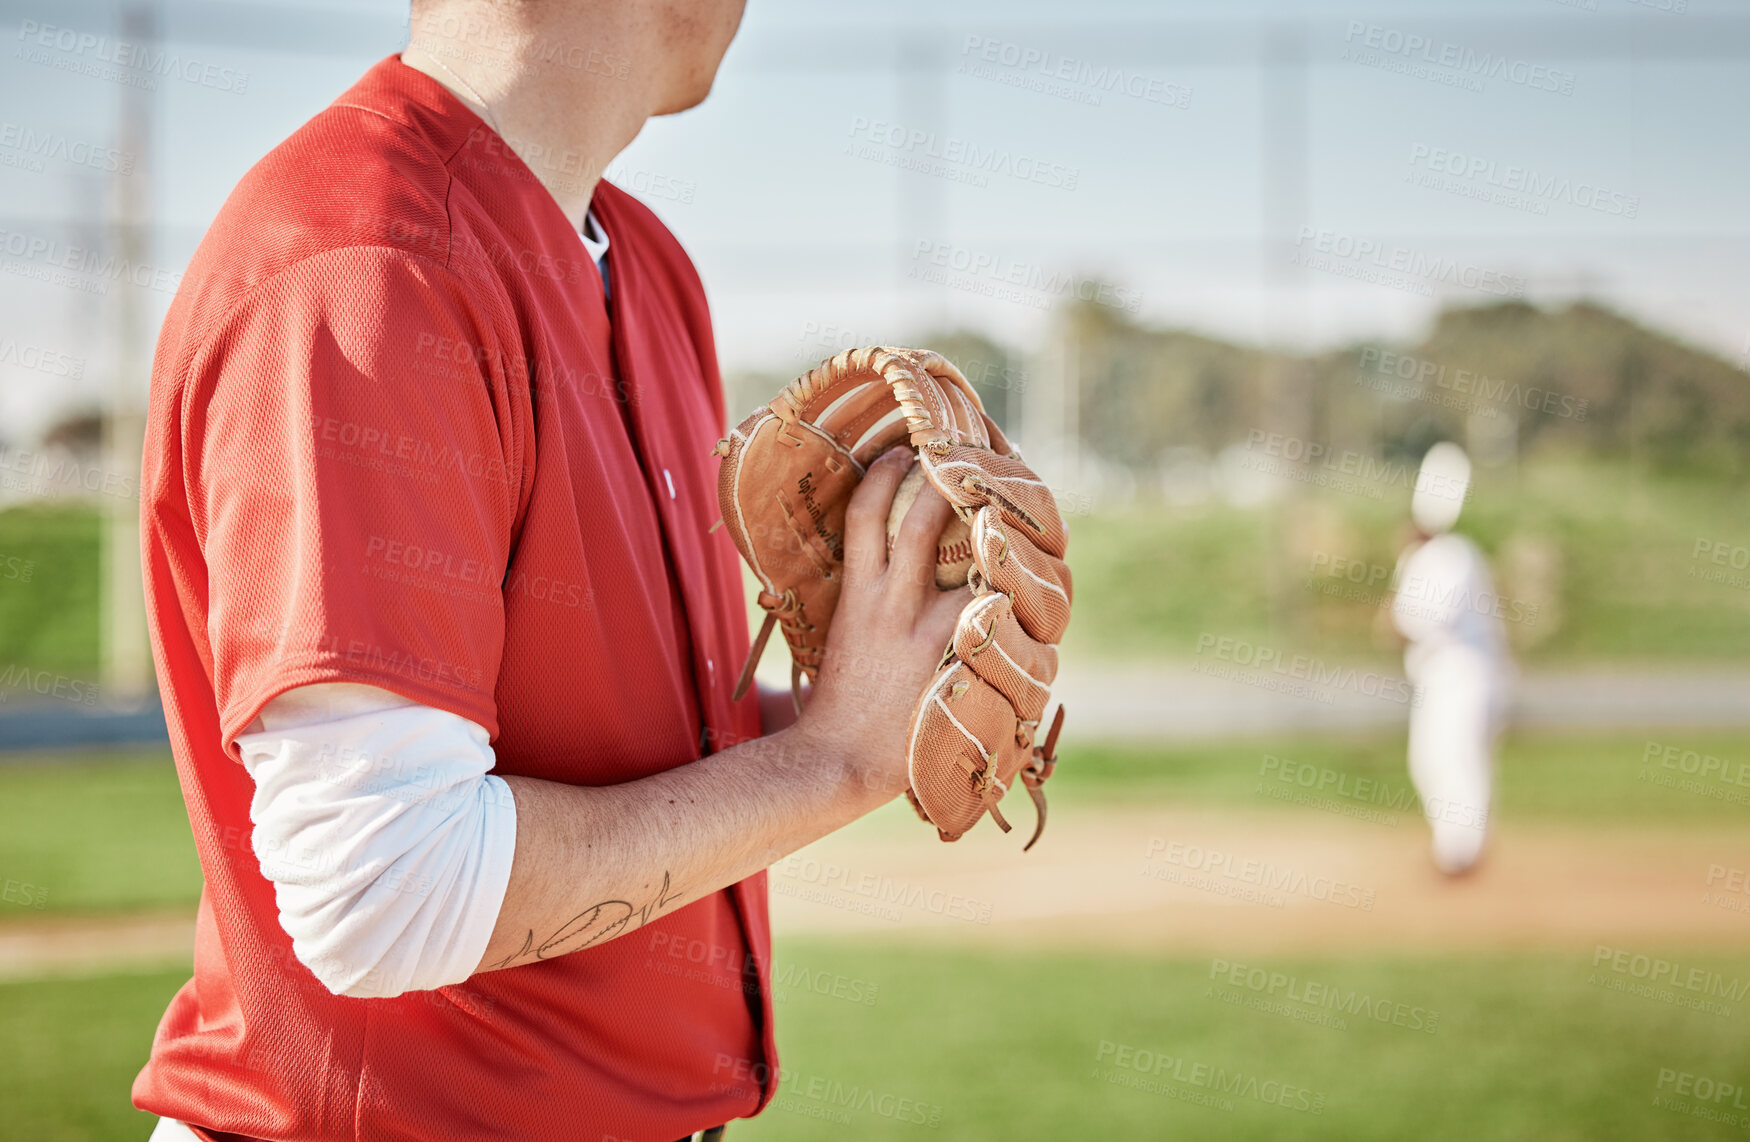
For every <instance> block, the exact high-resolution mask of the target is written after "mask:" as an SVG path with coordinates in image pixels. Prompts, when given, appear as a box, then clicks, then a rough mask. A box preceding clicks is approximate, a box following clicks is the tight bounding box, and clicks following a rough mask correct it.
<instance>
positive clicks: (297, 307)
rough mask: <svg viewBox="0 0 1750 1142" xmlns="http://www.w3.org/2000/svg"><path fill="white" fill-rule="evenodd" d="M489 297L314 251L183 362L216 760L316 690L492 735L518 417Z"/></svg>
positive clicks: (521, 407) (394, 254)
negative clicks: (381, 694) (272, 713)
mask: <svg viewBox="0 0 1750 1142" xmlns="http://www.w3.org/2000/svg"><path fill="white" fill-rule="evenodd" d="M493 297H494V295H492V294H490V293H489V292H487V291H486V288H485V287H482V286H480V285H476V284H471V283H469V282H467V281H465V280H463V279H462V278H460V277H459V276H458V275H456V274H455V273H454V272H452V271H450V270H448V269H446V268H444V267H443V266H442V265H439V264H438V263H436V262H434V261H432V260H430V259H425V258H420V257H417V256H414V255H410V254H407V253H405V252H402V251H396V250H388V249H375V248H353V249H344V250H337V251H331V252H329V253H327V254H323V255H320V256H318V257H314V258H311V259H308V260H306V261H303V262H300V263H298V264H297V265H295V266H293V267H291V268H290V269H288V270H286V271H284V272H282V273H280V274H278V275H275V276H274V277H272V278H269V279H267V280H266V281H264V282H262V283H260V284H258V285H256V286H255V287H254V288H253V289H251V290H250V291H249V293H248V294H247V295H246V296H245V297H244V299H243V300H242V302H241V303H240V304H238V305H237V306H236V308H235V309H234V310H233V311H232V312H231V313H230V314H229V315H228V317H227V319H226V320H225V321H224V322H223V323H222V324H221V325H220V326H219V327H218V330H217V333H216V335H215V336H214V337H213V338H212V339H211V341H210V342H209V343H208V344H207V345H206V346H205V347H204V348H203V351H202V354H201V355H200V356H197V358H196V359H195V361H194V363H193V365H192V366H191V377H190V379H189V382H188V384H187V385H186V387H185V389H184V398H183V399H184V405H183V408H182V410H181V412H182V417H183V421H184V434H183V439H184V463H185V465H186V470H187V473H188V495H189V500H190V503H189V510H190V515H191V517H192V519H193V521H194V525H195V531H196V536H197V538H198V539H199V541H200V545H201V551H202V554H203V556H204V559H205V563H206V577H207V640H208V643H209V646H210V652H211V670H212V675H213V684H214V691H215V694H216V696H217V700H218V706H219V714H220V724H221V727H222V730H223V736H224V742H225V745H226V748H227V749H228V750H230V751H231V752H232V755H233V756H234V757H235V756H236V747H235V744H234V743H235V739H236V737H237V735H238V734H239V733H240V732H242V730H243V728H244V727H245V726H247V725H248V724H249V723H250V722H251V721H252V720H253V719H254V718H255V716H256V714H257V713H258V712H259V711H260V709H261V707H262V706H263V705H265V704H266V703H267V702H268V701H269V700H270V699H271V698H273V697H274V696H275V695H276V694H279V693H281V692H283V691H285V690H288V689H291V688H292V687H295V686H304V685H310V684H314V683H321V682H354V683H363V684H368V685H374V686H378V687H381V688H383V689H385V690H390V691H393V692H395V693H397V694H401V695H403V696H405V697H407V698H411V699H413V700H414V701H416V702H419V703H422V704H424V705H428V706H432V707H435V708H437V709H441V710H447V711H449V712H450V713H453V714H456V715H458V716H460V717H462V718H465V719H467V720H469V721H471V722H475V723H477V724H479V725H481V726H484V727H486V729H487V731H488V732H489V733H490V734H492V735H494V736H496V734H497V716H496V706H495V702H494V688H495V682H496V679H497V676H498V670H499V663H500V659H501V656H502V653H503V646H504V599H503V581H504V572H505V567H506V565H507V563H508V561H509V557H510V551H511V545H512V542H513V534H514V530H515V526H516V521H517V519H518V515H519V512H520V510H521V507H522V505H523V503H524V502H525V501H524V496H525V493H524V491H523V489H524V487H525V486H526V484H527V482H528V481H527V479H526V478H525V477H526V473H525V468H524V466H525V458H526V457H525V448H524V444H525V441H526V439H527V437H528V424H529V416H530V410H529V404H528V386H527V380H526V376H527V371H526V367H525V366H524V365H523V364H522V363H521V353H520V348H519V345H520V343H519V342H518V341H517V340H516V339H515V326H514V324H510V323H509V322H508V320H507V319H502V318H500V319H496V320H495V317H494V314H495V313H499V314H502V313H503V312H507V311H506V310H504V308H503V307H502V305H497V306H496V307H495V305H494V302H493V300H492V298H493ZM505 328H508V329H509V331H510V332H509V334H508V335H503V334H501V333H500V332H499V331H500V330H503V329H505ZM519 378H520V379H519ZM528 459H529V460H530V462H532V458H528Z"/></svg>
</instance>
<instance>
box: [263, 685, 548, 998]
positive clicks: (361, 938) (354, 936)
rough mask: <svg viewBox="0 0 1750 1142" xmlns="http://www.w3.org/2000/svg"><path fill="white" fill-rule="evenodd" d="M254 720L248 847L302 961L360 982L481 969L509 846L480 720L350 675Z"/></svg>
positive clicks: (499, 784) (512, 841) (366, 987)
mask: <svg viewBox="0 0 1750 1142" xmlns="http://www.w3.org/2000/svg"><path fill="white" fill-rule="evenodd" d="M248 729H249V731H250V732H247V733H244V734H242V735H240V736H239V737H238V738H237V746H238V750H239V752H240V753H241V754H242V757H243V765H244V767H245V768H246V769H247V770H248V771H249V776H250V777H251V778H252V779H253V780H254V782H255V795H254V798H253V800H252V801H251V803H250V808H249V816H250V819H251V820H252V821H253V822H254V824H255V830H254V847H255V855H256V857H257V859H259V860H260V862H261V870H262V873H263V874H264V875H265V876H266V877H267V878H268V879H269V880H271V881H272V882H273V885H274V896H275V901H276V902H277V904H278V905H279V918H280V925H281V926H282V927H283V928H284V929H285V931H286V933H287V935H289V936H291V938H292V951H293V952H294V953H295V954H296V955H297V957H298V960H299V961H300V962H301V963H303V964H304V966H305V967H307V968H309V969H310V971H311V972H312V973H313V974H314V975H315V976H316V978H317V979H318V980H320V981H321V982H322V985H323V986H324V987H326V988H328V990H329V991H331V992H334V993H335V994H336V995H348V996H355V997H383V996H393V995H400V994H401V993H402V992H406V991H423V990H428V989H431V988H435V987H442V986H445V985H447V984H454V983H460V982H461V981H463V980H465V979H467V978H468V977H469V976H470V975H472V974H473V973H474V969H475V967H476V966H477V965H478V964H479V962H480V957H481V956H482V955H484V954H485V952H486V944H487V942H488V941H489V940H490V939H491V936H492V930H493V927H494V925H495V924H496V923H497V921H498V912H499V909H500V907H502V905H503V903H504V893H505V888H506V886H507V885H508V884H509V882H510V868H511V862H512V859H513V857H514V855H515V852H516V804H515V801H514V800H513V799H512V796H511V792H510V787H509V786H508V785H507V784H505V782H504V780H503V779H502V778H499V777H495V776H492V775H490V774H489V773H488V772H487V771H488V770H490V769H491V768H492V765H493V760H494V758H493V751H492V747H491V745H490V744H489V741H488V737H487V733H486V730H485V729H484V728H483V727H481V726H479V725H477V724H475V723H474V722H471V721H469V720H467V719H466V718H462V717H459V716H457V715H455V714H452V713H449V712H448V711H445V710H437V709H433V708H431V707H429V706H422V705H419V704H418V703H415V702H413V701H411V700H409V699H407V698H403V697H401V696H400V695H398V694H393V693H391V692H389V691H387V690H382V689H379V688H377V687H374V686H363V685H357V684H353V683H323V684H320V685H314V686H303V687H299V688H297V689H295V690H290V691H287V692H286V693H284V694H281V695H280V696H279V697H277V698H275V699H274V700H273V701H271V702H269V703H268V704H267V706H266V707H264V708H263V709H262V711H261V716H260V717H259V718H258V719H257V720H256V721H255V722H253V723H251V724H250V726H249V727H248Z"/></svg>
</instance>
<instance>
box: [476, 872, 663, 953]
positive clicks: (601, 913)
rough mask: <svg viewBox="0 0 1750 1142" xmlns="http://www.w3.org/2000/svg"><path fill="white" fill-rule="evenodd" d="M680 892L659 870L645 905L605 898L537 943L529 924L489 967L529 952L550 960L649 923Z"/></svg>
mask: <svg viewBox="0 0 1750 1142" xmlns="http://www.w3.org/2000/svg"><path fill="white" fill-rule="evenodd" d="M682 895H683V893H682V892H681V891H680V890H679V889H676V890H675V891H673V892H670V891H669V874H668V872H667V871H666V870H665V871H664V872H663V874H662V887H661V888H659V889H657V890H656V896H655V897H654V898H653V899H651V900H650V901H648V902H647V903H646V904H645V905H644V907H642V908H634V907H633V906H632V905H631V904H630V903H629V902H627V901H625V900H604V901H602V902H601V903H600V904H593V905H591V906H590V907H588V908H585V909H584V910H583V911H582V912H579V913H578V914H577V915H575V916H573V917H572V918H571V919H569V920H567V921H566V922H565V923H563V924H561V925H560V926H559V930H558V931H556V932H554V933H553V934H552V935H551V936H549V937H547V939H546V940H544V941H542V942H541V943H540V944H538V945H537V944H536V943H535V931H534V929H533V928H531V929H529V932H528V935H526V936H524V937H523V946H522V947H521V948H518V949H517V950H516V951H515V952H514V953H512V954H511V955H509V956H506V957H505V958H504V959H502V960H499V961H498V962H497V963H495V964H493V965H492V969H491V970H497V969H499V968H507V967H510V966H511V965H512V964H514V963H516V962H517V961H519V960H523V959H526V958H528V957H530V956H532V957H534V958H535V959H537V960H549V959H552V958H553V957H554V956H562V955H565V954H566V953H567V952H575V951H579V950H581V949H583V948H587V947H589V946H590V945H591V944H599V943H601V942H602V941H603V940H611V939H613V938H614V937H615V936H618V935H620V934H621V933H622V932H625V931H626V930H627V929H628V928H629V927H633V928H635V927H641V926H642V925H644V924H648V923H649V922H650V921H651V920H652V919H653V918H654V917H656V916H658V915H660V914H661V913H662V910H663V909H664V908H667V907H668V906H669V905H670V904H672V903H674V902H675V901H676V900H679V899H680V898H681V896H682Z"/></svg>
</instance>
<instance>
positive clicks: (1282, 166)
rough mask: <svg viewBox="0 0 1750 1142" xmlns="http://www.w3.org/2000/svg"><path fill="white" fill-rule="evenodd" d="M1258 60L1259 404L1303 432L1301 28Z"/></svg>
mask: <svg viewBox="0 0 1750 1142" xmlns="http://www.w3.org/2000/svg"><path fill="white" fill-rule="evenodd" d="M1263 48H1264V50H1263V55H1262V58H1261V60H1260V64H1261V66H1260V69H1259V70H1260V76H1259V79H1260V81H1261V86H1262V92H1261V95H1262V100H1261V102H1262V105H1263V117H1264V121H1263V124H1262V130H1261V132H1260V135H1261V138H1262V142H1263V151H1264V153H1263V155H1262V156H1261V158H1262V160H1263V161H1262V162H1261V163H1260V164H1259V168H1258V169H1259V170H1260V171H1261V172H1262V175H1263V180H1264V185H1263V188H1262V189H1263V194H1262V196H1261V198H1262V201H1263V206H1264V218H1263V222H1264V244H1263V245H1264V256H1265V259H1266V264H1265V266H1264V273H1263V285H1264V290H1265V302H1264V304H1265V307H1266V309H1267V311H1268V314H1269V328H1271V329H1273V330H1275V331H1276V333H1277V337H1276V339H1275V340H1276V350H1275V351H1274V352H1271V353H1270V354H1268V355H1267V356H1266V357H1265V365H1264V368H1265V370H1266V371H1265V375H1264V376H1263V377H1262V378H1261V380H1262V384H1261V385H1260V386H1259V387H1260V390H1261V394H1262V398H1263V402H1262V407H1261V408H1260V410H1259V412H1260V415H1261V417H1262V419H1263V421H1264V423H1263V425H1262V426H1261V427H1263V428H1264V429H1265V430H1266V431H1270V432H1280V433H1282V434H1284V435H1286V436H1291V437H1297V438H1299V439H1301V440H1306V439H1307V438H1308V437H1309V435H1310V434H1311V433H1312V432H1313V431H1314V426H1315V425H1316V423H1317V420H1318V418H1317V417H1316V416H1315V415H1314V407H1313V406H1314V399H1315V397H1314V394H1313V392H1312V389H1311V381H1310V378H1309V377H1308V375H1307V370H1306V368H1305V365H1304V364H1303V363H1302V362H1301V360H1300V354H1301V353H1302V352H1304V351H1305V349H1306V332H1307V328H1306V324H1307V301H1306V270H1305V269H1304V268H1303V267H1301V266H1299V265H1296V264H1294V238H1295V235H1296V234H1298V233H1299V231H1300V227H1302V226H1304V225H1306V224H1307V222H1308V219H1307V170H1308V155H1307V99H1308V86H1307V76H1306V69H1307V59H1306V54H1307V53H1306V29H1305V27H1304V26H1302V25H1294V24H1283V25H1278V26H1276V27H1272V28H1270V29H1269V30H1268V31H1266V32H1265V38H1264V43H1263ZM1299 489H1300V485H1299V484H1298V483H1295V482H1292V481H1291V482H1290V483H1289V486H1288V488H1287V490H1285V491H1284V492H1283V493H1282V495H1281V496H1279V497H1274V498H1272V499H1271V501H1270V503H1269V504H1268V505H1267V507H1266V508H1265V528H1266V531H1265V535H1264V552H1265V558H1264V567H1265V571H1264V574H1265V582H1264V592H1265V599H1266V601H1267V604H1268V607H1269V620H1270V633H1271V637H1272V638H1273V639H1281V638H1282V636H1283V635H1284V634H1287V633H1290V632H1291V631H1293V629H1294V627H1295V625H1296V619H1297V616H1298V615H1299V614H1300V613H1301V607H1300V606H1299V605H1298V602H1299V600H1298V599H1297V598H1296V595H1295V592H1294V589H1293V586H1292V583H1293V580H1294V579H1295V577H1296V576H1295V574H1294V572H1295V570H1296V568H1294V567H1293V566H1292V565H1291V564H1292V560H1293V559H1294V556H1293V554H1292V553H1291V552H1289V551H1288V550H1287V546H1288V545H1287V542H1286V540H1287V535H1288V528H1289V518H1290V516H1291V514H1293V513H1294V511H1295V509H1296V502H1297V501H1298V500H1299V499H1300V498H1301V492H1300V490H1299Z"/></svg>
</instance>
